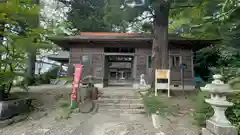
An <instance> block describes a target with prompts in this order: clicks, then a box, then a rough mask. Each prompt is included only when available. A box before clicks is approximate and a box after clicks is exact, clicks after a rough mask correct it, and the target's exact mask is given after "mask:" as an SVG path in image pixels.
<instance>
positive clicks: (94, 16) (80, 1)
mask: <svg viewBox="0 0 240 135" xmlns="http://www.w3.org/2000/svg"><path fill="white" fill-rule="evenodd" d="M59 1H61V2H62V3H64V4H66V6H69V7H70V11H69V12H68V13H67V15H68V17H67V20H68V21H69V22H71V23H72V26H73V27H74V28H77V29H78V30H80V31H87V32H89V31H91V32H102V31H111V30H112V26H111V25H109V24H108V23H106V22H105V21H104V19H103V18H104V6H105V3H104V0H70V1H68V0H59Z"/></svg>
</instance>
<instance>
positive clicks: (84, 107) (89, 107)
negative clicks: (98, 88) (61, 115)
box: [78, 99, 95, 113]
mask: <svg viewBox="0 0 240 135" xmlns="http://www.w3.org/2000/svg"><path fill="white" fill-rule="evenodd" d="M94 107H95V104H94V102H93V101H92V100H91V99H87V100H85V101H83V102H82V103H79V104H78V108H79V112H81V113H90V112H92V111H93V109H94Z"/></svg>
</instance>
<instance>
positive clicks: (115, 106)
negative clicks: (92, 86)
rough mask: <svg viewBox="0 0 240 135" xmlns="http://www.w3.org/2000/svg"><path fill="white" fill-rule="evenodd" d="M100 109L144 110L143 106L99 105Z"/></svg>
mask: <svg viewBox="0 0 240 135" xmlns="http://www.w3.org/2000/svg"><path fill="white" fill-rule="evenodd" d="M98 106H99V108H103V109H104V108H105V109H144V105H143V104H114V103H107V104H98Z"/></svg>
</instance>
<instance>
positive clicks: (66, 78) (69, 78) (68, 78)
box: [60, 76, 73, 82]
mask: <svg viewBox="0 0 240 135" xmlns="http://www.w3.org/2000/svg"><path fill="white" fill-rule="evenodd" d="M60 80H65V81H70V82H72V81H73V77H72V76H66V77H61V78H60Z"/></svg>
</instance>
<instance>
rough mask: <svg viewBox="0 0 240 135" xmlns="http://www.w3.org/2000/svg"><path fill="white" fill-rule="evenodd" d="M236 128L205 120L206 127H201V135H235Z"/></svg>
mask: <svg viewBox="0 0 240 135" xmlns="http://www.w3.org/2000/svg"><path fill="white" fill-rule="evenodd" d="M237 134H238V133H237V128H236V127H234V126H222V125H219V124H217V123H216V122H214V121H211V120H207V121H206V128H203V129H202V135H237Z"/></svg>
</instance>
